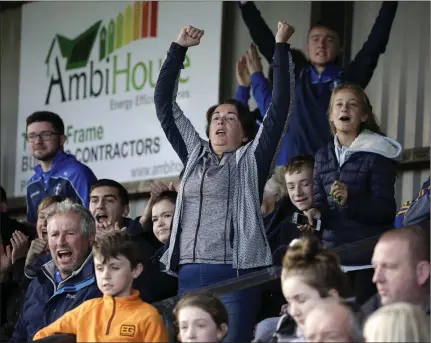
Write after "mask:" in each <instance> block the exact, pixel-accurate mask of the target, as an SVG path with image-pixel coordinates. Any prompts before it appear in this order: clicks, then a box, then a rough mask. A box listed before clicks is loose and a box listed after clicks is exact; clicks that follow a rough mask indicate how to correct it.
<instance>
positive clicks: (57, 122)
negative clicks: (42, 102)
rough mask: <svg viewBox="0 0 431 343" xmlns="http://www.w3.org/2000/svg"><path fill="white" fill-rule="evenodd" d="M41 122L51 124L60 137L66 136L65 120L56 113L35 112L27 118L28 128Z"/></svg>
mask: <svg viewBox="0 0 431 343" xmlns="http://www.w3.org/2000/svg"><path fill="white" fill-rule="evenodd" d="M41 121H46V122H48V123H51V125H52V127H53V128H54V130H55V131H56V132H57V133H58V134H59V135H64V123H63V119H61V117H60V116H59V115H58V114H57V113H54V112H49V111H37V112H33V113H32V114H31V115H29V116H28V117H27V120H26V123H27V127H28V126H29V125H30V124H33V123H35V122H41Z"/></svg>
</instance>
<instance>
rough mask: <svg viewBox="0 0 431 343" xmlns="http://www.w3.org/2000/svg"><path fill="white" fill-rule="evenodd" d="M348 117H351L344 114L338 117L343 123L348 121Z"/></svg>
mask: <svg viewBox="0 0 431 343" xmlns="http://www.w3.org/2000/svg"><path fill="white" fill-rule="evenodd" d="M350 119H351V118H350V117H349V116H346V115H344V116H342V117H340V121H342V122H343V123H348V122H349V121H350Z"/></svg>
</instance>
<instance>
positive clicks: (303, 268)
mask: <svg viewBox="0 0 431 343" xmlns="http://www.w3.org/2000/svg"><path fill="white" fill-rule="evenodd" d="M290 276H300V277H301V278H302V280H303V281H304V282H305V283H306V284H307V285H309V286H310V287H312V288H314V289H316V290H317V291H318V292H319V294H320V296H321V297H322V298H325V297H327V296H328V295H329V291H330V290H331V289H335V290H336V291H337V292H338V294H339V296H340V297H342V298H349V297H352V296H353V292H352V290H351V289H350V286H349V280H348V278H347V275H346V274H345V273H344V272H343V271H342V270H341V266H340V262H339V259H338V257H337V255H335V254H334V253H332V252H330V251H329V250H327V249H325V248H323V247H322V246H321V245H320V241H319V239H318V238H317V237H315V236H307V237H305V238H303V239H301V240H300V241H298V242H297V243H294V244H293V245H292V246H291V247H289V249H287V252H286V255H285V256H284V260H283V272H282V279H283V280H285V279H286V278H288V277H290Z"/></svg>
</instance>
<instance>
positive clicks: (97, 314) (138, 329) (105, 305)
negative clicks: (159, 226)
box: [33, 231, 169, 342]
mask: <svg viewBox="0 0 431 343" xmlns="http://www.w3.org/2000/svg"><path fill="white" fill-rule="evenodd" d="M93 259H94V266H95V270H96V272H95V273H96V279H97V286H98V287H99V290H100V291H101V292H102V293H103V298H98V299H91V300H87V301H85V302H84V303H82V304H81V305H80V306H78V307H77V308H75V309H73V310H71V311H69V312H67V313H66V314H64V315H63V316H62V317H60V318H59V319H57V320H56V321H55V322H54V323H52V324H50V325H48V326H47V327H45V328H43V329H42V330H40V331H39V332H37V333H36V335H35V336H34V338H33V339H34V340H37V339H41V338H45V337H48V336H51V335H54V334H56V333H64V334H74V335H76V341H77V342H107V341H117V342H120V341H123V340H124V337H125V336H126V337H127V341H128V342H168V341H169V338H168V334H167V331H166V327H165V324H164V323H163V320H162V317H161V316H160V314H159V313H158V312H157V310H156V309H155V308H154V307H153V306H152V305H150V304H147V303H145V302H143V301H142V300H141V299H140V297H139V291H138V290H136V289H132V283H133V280H135V279H136V278H137V277H138V276H139V274H141V272H142V269H143V266H142V264H141V263H140V262H139V251H138V249H137V246H136V244H134V242H133V239H132V237H131V236H130V235H129V234H128V233H127V232H124V231H112V232H108V233H105V234H102V235H99V236H97V237H96V241H95V243H94V245H93ZM101 325H102V326H101Z"/></svg>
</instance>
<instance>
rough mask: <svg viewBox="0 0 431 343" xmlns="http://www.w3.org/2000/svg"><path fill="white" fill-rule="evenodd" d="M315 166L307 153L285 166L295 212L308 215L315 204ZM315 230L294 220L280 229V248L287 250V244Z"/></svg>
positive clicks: (285, 179) (288, 191)
mask: <svg viewBox="0 0 431 343" xmlns="http://www.w3.org/2000/svg"><path fill="white" fill-rule="evenodd" d="M313 168H314V158H313V157H312V156H307V155H299V156H296V157H293V158H291V159H290V161H289V163H288V164H287V165H286V167H285V168H284V181H285V183H286V188H287V194H288V195H289V198H290V201H291V203H292V204H293V209H292V210H291V211H292V212H291V213H290V217H292V215H293V212H298V213H301V214H304V215H306V214H307V211H308V210H310V208H312V207H313V205H314V193H313V183H314V181H313ZM314 232H315V230H314V228H312V227H309V226H303V225H298V226H296V225H295V224H293V223H292V222H290V223H286V225H285V226H284V227H283V228H282V230H281V231H280V248H279V249H280V250H281V252H283V256H284V252H285V251H286V248H287V246H288V245H289V244H290V243H291V242H292V241H293V240H294V239H296V238H299V237H301V236H303V237H304V236H308V235H311V234H313V233H314Z"/></svg>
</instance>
